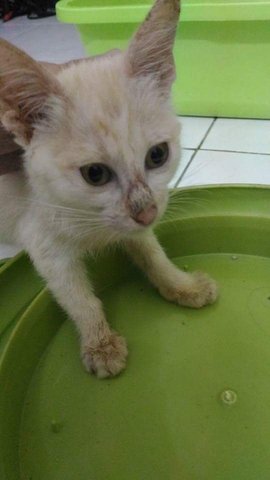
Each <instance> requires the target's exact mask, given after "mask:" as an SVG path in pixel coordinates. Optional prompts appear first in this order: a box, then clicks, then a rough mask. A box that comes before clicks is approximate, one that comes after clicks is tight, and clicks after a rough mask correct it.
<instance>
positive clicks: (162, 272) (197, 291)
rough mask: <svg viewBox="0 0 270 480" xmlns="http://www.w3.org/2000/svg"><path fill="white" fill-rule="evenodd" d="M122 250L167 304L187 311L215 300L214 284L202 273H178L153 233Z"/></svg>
mask: <svg viewBox="0 0 270 480" xmlns="http://www.w3.org/2000/svg"><path fill="white" fill-rule="evenodd" d="M125 247H126V250H127V252H128V253H129V255H130V256H131V257H132V259H133V260H134V262H135V263H136V264H137V265H138V266H139V267H140V268H141V270H143V271H144V272H145V273H146V275H147V277H148V278H149V280H150V282H151V283H152V284H153V285H154V286H155V287H156V288H157V289H158V290H159V292H160V294H161V295H162V296H163V297H164V298H166V300H169V301H171V302H175V303H178V304H179V305H183V306H186V307H193V308H200V307H203V306H204V305H207V304H209V303H214V302H215V300H216V299H217V296H218V289H217V284H216V282H215V281H214V280H212V279H211V278H210V277H209V276H208V275H206V274H205V273H201V272H195V273H186V272H183V271H181V270H179V269H178V268H177V267H176V266H175V265H173V263H172V262H171V261H170V260H169V259H168V258H167V256H166V254H165V252H164V250H163V249H162V247H161V245H160V244H159V242H158V240H157V239H156V237H155V235H154V234H153V233H152V232H147V233H145V234H144V235H142V236H140V237H137V238H136V239H132V240H128V241H126V243H125Z"/></svg>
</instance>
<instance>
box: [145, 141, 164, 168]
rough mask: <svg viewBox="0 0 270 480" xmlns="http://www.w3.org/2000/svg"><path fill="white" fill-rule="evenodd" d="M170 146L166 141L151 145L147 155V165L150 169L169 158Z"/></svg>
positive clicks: (159, 165) (160, 164)
mask: <svg viewBox="0 0 270 480" xmlns="http://www.w3.org/2000/svg"><path fill="white" fill-rule="evenodd" d="M168 156H169V146H168V144H167V143H166V142H163V143H159V144H158V145H154V147H151V148H150V149H149V150H148V152H147V155H146V157H145V165H146V167H147V168H148V169H152V168H158V167H161V166H162V165H164V163H165V162H166V161H167V160H168Z"/></svg>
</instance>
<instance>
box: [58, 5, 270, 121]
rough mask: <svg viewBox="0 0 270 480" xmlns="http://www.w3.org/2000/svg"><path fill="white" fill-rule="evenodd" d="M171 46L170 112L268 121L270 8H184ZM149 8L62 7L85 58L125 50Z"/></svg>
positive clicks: (60, 10) (61, 13)
mask: <svg viewBox="0 0 270 480" xmlns="http://www.w3.org/2000/svg"><path fill="white" fill-rule="evenodd" d="M182 3H183V7H182V16H181V24H180V28H179V30H178V33H177V38H176V43H175V50H174V54H175V60H176V67H177V81H176V83H175V86H174V105H175V109H176V112H177V113H178V114H183V115H205V116H224V117H246V118H269V117H270V88H269V78H270V60H269V59H270V0H264V1H261V0H251V1H248V0H208V1H206V0H185V1H183V2H182ZM150 4H151V2H149V0H139V1H136V0H132V1H130V2H128V1H127V0H106V1H104V0H92V1H91V0H60V1H59V2H58V3H57V5H56V9H57V16H58V19H59V20H61V21H63V22H70V23H74V24H75V25H76V27H77V28H78V30H79V32H80V35H81V39H82V42H83V44H84V46H85V50H86V52H87V54H99V53H102V52H104V51H107V50H109V49H111V48H121V49H124V48H125V47H126V45H127V42H128V40H129V39H130V37H131V35H132V33H133V32H134V30H135V29H136V28H137V26H138V24H139V23H140V22H141V21H142V20H143V18H144V17H145V15H146V13H147V11H148V10H149V8H150Z"/></svg>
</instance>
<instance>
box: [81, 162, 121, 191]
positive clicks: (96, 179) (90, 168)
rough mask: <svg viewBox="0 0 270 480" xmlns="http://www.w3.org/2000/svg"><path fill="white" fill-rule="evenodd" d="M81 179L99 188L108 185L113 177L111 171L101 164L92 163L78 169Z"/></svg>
mask: <svg viewBox="0 0 270 480" xmlns="http://www.w3.org/2000/svg"><path fill="white" fill-rule="evenodd" d="M80 172H81V174H82V177H83V178H84V180H85V181H86V182H87V183H90V184H91V185H94V186H95V187H101V186H102V185H105V184H106V183H108V182H109V181H110V180H111V179H112V176H113V173H112V171H111V170H110V169H109V168H108V167H107V166H106V165H103V163H92V164H90V165H84V166H83V167H81V168H80Z"/></svg>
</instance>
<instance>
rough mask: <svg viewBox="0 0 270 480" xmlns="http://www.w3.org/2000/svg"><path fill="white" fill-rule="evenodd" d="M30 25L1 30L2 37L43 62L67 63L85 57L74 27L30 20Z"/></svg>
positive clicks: (2, 28)
mask: <svg viewBox="0 0 270 480" xmlns="http://www.w3.org/2000/svg"><path fill="white" fill-rule="evenodd" d="M11 22H13V20H11ZM28 22H29V25H28V26H27V25H23V24H18V26H17V29H18V30H17V31H16V28H14V29H9V30H7V29H5V28H4V27H3V26H2V27H1V28H0V37H1V36H2V37H3V38H5V39H6V40H9V41H11V42H12V43H13V44H14V45H16V46H17V47H19V48H21V49H22V50H24V51H25V52H27V53H28V54H29V55H31V56H32V57H33V58H35V59H37V60H43V61H52V62H65V61H67V60H72V59H74V58H79V57H84V56H85V52H84V48H83V45H82V43H81V41H80V38H79V34H78V32H77V31H76V29H75V27H74V26H73V25H68V24H62V23H58V22H57V21H56V22H54V23H51V24H50V23H49V24H47V23H40V25H37V24H36V23H35V22H34V21H31V20H28Z"/></svg>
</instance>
